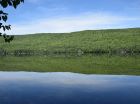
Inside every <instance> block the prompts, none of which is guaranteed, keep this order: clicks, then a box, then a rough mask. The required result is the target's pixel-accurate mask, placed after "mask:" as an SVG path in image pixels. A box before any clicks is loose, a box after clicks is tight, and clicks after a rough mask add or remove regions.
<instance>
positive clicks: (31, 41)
mask: <svg viewBox="0 0 140 104" xmlns="http://www.w3.org/2000/svg"><path fill="white" fill-rule="evenodd" d="M0 48H1V49H4V50H7V51H15V50H43V51H44V50H45V51H68V52H74V51H77V50H79V49H80V50H82V51H84V52H92V51H98V50H102V51H118V50H128V51H129V50H130V51H131V50H133V51H140V28H132V29H110V30H87V31H80V32H73V33H59V34H58V33H54V34H53V33H52V34H50V33H42V34H31V35H23V36H15V39H14V40H13V41H12V42H11V43H10V44H8V43H5V42H4V41H3V39H2V38H0Z"/></svg>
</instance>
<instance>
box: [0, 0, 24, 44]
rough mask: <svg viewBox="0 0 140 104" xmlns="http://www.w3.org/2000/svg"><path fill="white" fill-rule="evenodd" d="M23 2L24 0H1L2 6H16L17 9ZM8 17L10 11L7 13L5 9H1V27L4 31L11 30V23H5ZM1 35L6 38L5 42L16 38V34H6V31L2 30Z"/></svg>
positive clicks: (0, 4)
mask: <svg viewBox="0 0 140 104" xmlns="http://www.w3.org/2000/svg"><path fill="white" fill-rule="evenodd" d="M21 3H24V0H0V6H1V7H2V8H7V7H9V6H11V7H14V8H15V9H16V8H17V6H18V5H19V4H21ZM7 19H8V13H5V12H4V11H3V10H0V29H2V30H3V31H6V30H11V25H4V22H5V23H6V21H7ZM0 36H1V37H3V38H4V40H5V42H8V43H10V41H12V40H13V39H14V36H11V35H6V34H5V33H1V32H0Z"/></svg>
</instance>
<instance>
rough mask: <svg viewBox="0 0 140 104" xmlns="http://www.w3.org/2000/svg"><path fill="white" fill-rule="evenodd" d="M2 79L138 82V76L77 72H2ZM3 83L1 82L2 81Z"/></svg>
mask: <svg viewBox="0 0 140 104" xmlns="http://www.w3.org/2000/svg"><path fill="white" fill-rule="evenodd" d="M0 81H23V82H26V81H27V82H33V83H37V84H43V85H45V84H46V85H48V84H49V85H64V86H66V85H68V86H82V85H83V86H100V87H105V86H120V85H124V83H125V85H128V84H137V83H138V82H140V77H138V76H123V75H119V76H117V75H85V74H76V73H68V72H65V73H61V72H58V73H36V72H0ZM0 83H1V82H0Z"/></svg>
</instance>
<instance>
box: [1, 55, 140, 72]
mask: <svg viewBox="0 0 140 104" xmlns="http://www.w3.org/2000/svg"><path fill="white" fill-rule="evenodd" d="M0 59H1V60H0V71H35V72H75V73H84V74H124V75H140V64H139V63H140V56H116V55H115V56H108V55H99V56H97V55H84V56H80V57H75V56H73V57H72V56H30V57H29V56H27V57H12V56H7V57H0Z"/></svg>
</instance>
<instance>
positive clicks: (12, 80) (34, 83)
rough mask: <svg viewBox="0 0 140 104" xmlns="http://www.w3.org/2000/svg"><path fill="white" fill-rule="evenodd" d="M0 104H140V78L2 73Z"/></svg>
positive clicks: (0, 78) (0, 76)
mask: <svg viewBox="0 0 140 104" xmlns="http://www.w3.org/2000/svg"><path fill="white" fill-rule="evenodd" d="M0 104H140V76H128V75H96V74H90V75H87V74H77V73H70V72H50V73H37V72H0Z"/></svg>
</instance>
